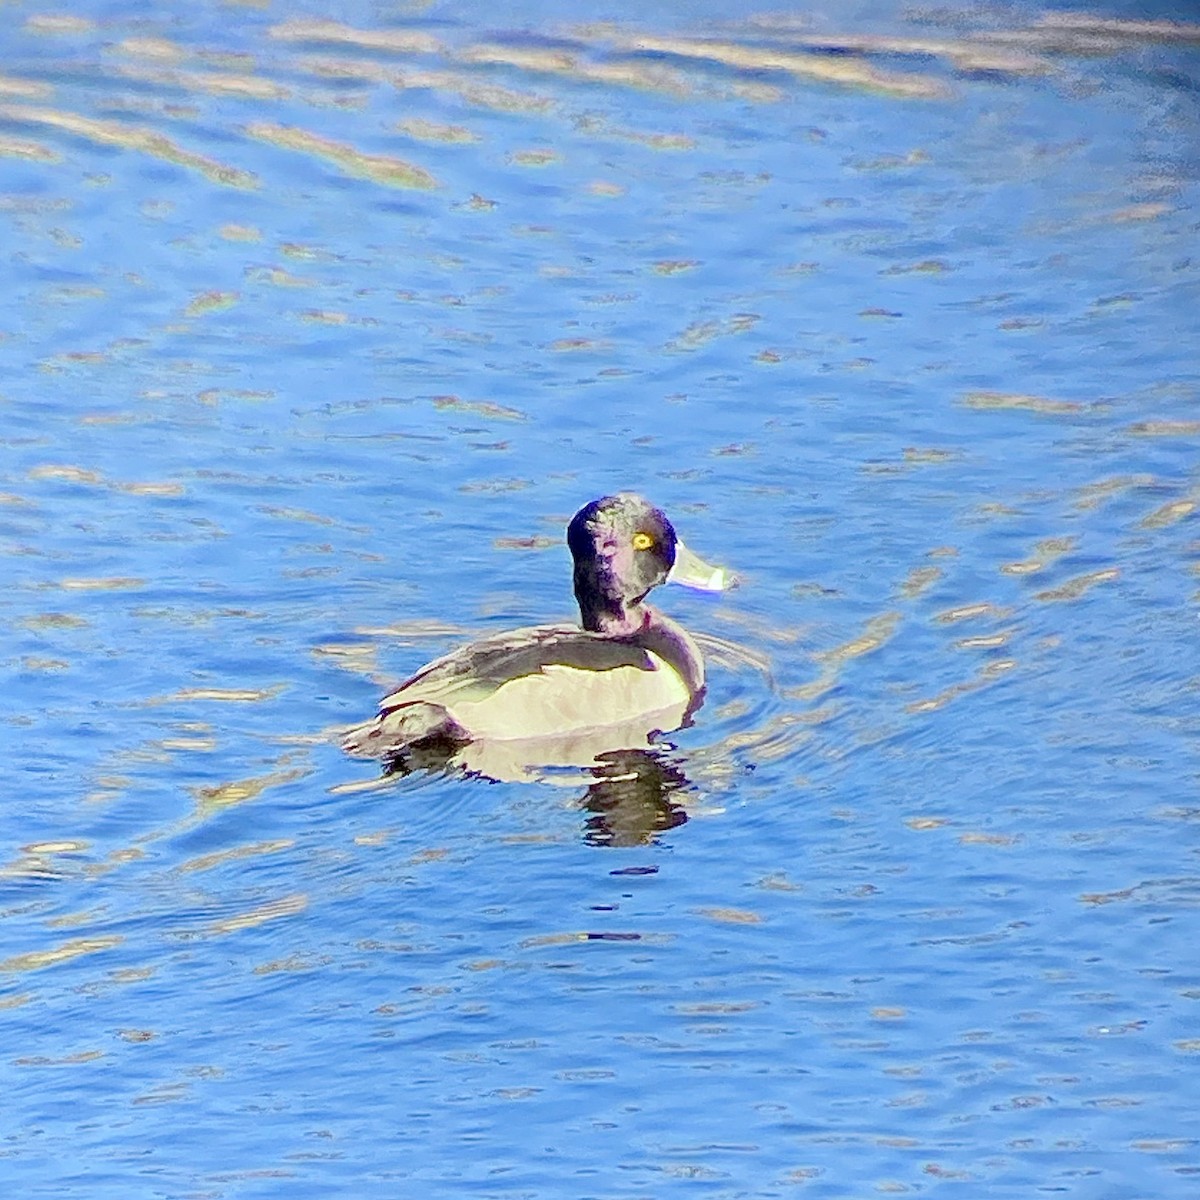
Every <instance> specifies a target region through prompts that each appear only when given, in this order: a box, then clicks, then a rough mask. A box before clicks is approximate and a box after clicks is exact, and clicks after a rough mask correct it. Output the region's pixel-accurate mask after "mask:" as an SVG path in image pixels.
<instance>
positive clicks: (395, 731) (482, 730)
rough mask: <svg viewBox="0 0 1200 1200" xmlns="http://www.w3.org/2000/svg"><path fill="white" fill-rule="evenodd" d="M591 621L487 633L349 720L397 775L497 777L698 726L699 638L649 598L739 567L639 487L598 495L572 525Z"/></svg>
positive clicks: (350, 748)
mask: <svg viewBox="0 0 1200 1200" xmlns="http://www.w3.org/2000/svg"><path fill="white" fill-rule="evenodd" d="M567 546H568V548H569V550H570V553H571V558H572V561H573V584H574V591H575V599H576V602H577V603H578V605H579V624H578V625H573V624H557V625H537V626H531V627H527V628H523V629H516V630H512V631H510V632H506V633H500V634H495V635H492V636H490V637H484V638H480V639H478V640H477V641H473V642H471V643H469V644H468V645H465V646H462V647H460V648H459V649H457V650H454V651H452V652H451V653H449V654H447V655H444V656H443V657H441V658H438V659H435V660H434V661H433V662H430V663H428V664H427V665H426V666H424V667H422V668H421V669H420V670H419V671H417V672H416V674H414V675H413V676H411V677H410V678H409V679H407V680H406V681H405V682H404V683H402V684H400V686H399V687H397V688H396V689H395V690H394V691H392V692H390V693H388V695H386V696H385V697H384V698H383V699H382V700H381V701H380V704H379V709H378V712H377V714H376V716H375V717H374V718H373V719H372V720H370V721H367V722H366V723H364V724H361V725H357V726H355V727H353V728H351V729H349V730H346V731H344V735H343V739H342V746H343V749H344V750H345V751H346V752H347V753H348V754H350V755H353V756H355V757H361V758H372V759H378V760H380V761H381V762H382V763H383V764H384V770H385V773H393V772H400V773H403V774H408V773H410V772H411V771H413V770H415V769H419V768H421V767H426V768H428V767H431V766H433V765H437V766H457V767H460V768H462V769H464V770H466V771H467V772H468V773H471V774H476V775H482V776H485V777H487V778H490V779H493V780H524V779H529V778H533V777H536V771H537V770H538V769H540V768H545V767H556V766H574V767H587V766H589V765H592V764H594V763H595V762H596V760H597V759H598V758H599V757H601V756H602V755H604V754H608V753H612V752H614V751H620V750H635V749H639V748H645V747H646V746H647V745H650V744H651V743H652V741H653V739H654V738H655V737H656V736H658V735H661V734H663V733H667V732H671V731H673V730H676V729H679V728H681V727H682V726H684V725H685V724H689V723H691V720H692V717H693V715H694V714H695V712H696V711H697V709H698V708H699V707H700V705H701V704H702V703H703V700H704V695H705V672H704V659H703V657H702V655H701V653H700V649H699V647H698V646H697V644H696V640H695V638H693V637H692V635H691V634H689V633H688V632H687V630H686V629H684V627H683V626H682V625H680V624H679V623H678V622H676V621H674V620H672V619H671V618H670V617H668V616H666V615H665V614H664V613H661V612H660V611H659V610H658V609H656V608H654V607H652V606H651V605H650V604H648V603H647V602H646V597H647V596H648V595H649V593H650V592H651V591H652V590H653V589H654V588H656V587H658V586H659V585H660V584H663V583H675V584H682V585H683V586H685V587H689V588H694V589H698V590H701V591H707V592H720V591H724V590H725V589H726V588H728V587H731V586H732V585H733V584H734V582H735V578H734V576H733V575H732V573H731V572H729V571H728V570H726V569H724V568H721V567H714V566H711V565H710V564H708V563H706V562H705V561H704V560H703V559H701V558H700V557H699V556H698V555H696V554H695V553H693V552H692V551H691V550H689V549H688V548H687V547H686V546H685V545H684V543H683V541H682V540H681V539H680V538H679V536H678V535H677V534H676V532H675V528H674V526H673V525H672V524H671V522H670V520H669V519H668V518H667V516H666V514H665V513H664V512H663V511H662V510H661V509H659V508H656V507H655V506H654V505H652V504H651V503H649V502H648V501H647V500H645V499H644V498H643V497H641V496H640V495H637V494H635V493H633V492H619V493H617V494H615V495H610V496H603V497H601V498H599V499H596V500H592V501H591V502H590V503H588V504H585V505H584V506H583V507H582V508H581V509H580V510H579V511H578V512H577V513H576V514H575V515H574V516H573V517H572V518H571V521H570V523H569V524H568V526H567Z"/></svg>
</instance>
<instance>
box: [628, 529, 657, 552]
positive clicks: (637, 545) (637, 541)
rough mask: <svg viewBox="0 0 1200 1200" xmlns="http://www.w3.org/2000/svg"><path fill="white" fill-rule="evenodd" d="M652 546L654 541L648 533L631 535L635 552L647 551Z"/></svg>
mask: <svg viewBox="0 0 1200 1200" xmlns="http://www.w3.org/2000/svg"><path fill="white" fill-rule="evenodd" d="M653 545H654V539H653V538H652V537H651V536H650V535H649V534H648V533H635V534H634V535H633V548H634V549H635V550H649V549H650V547H651V546H653Z"/></svg>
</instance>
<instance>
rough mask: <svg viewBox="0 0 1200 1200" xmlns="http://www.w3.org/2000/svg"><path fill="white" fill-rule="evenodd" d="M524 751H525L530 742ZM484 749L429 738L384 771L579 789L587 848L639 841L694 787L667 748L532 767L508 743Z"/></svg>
mask: <svg viewBox="0 0 1200 1200" xmlns="http://www.w3.org/2000/svg"><path fill="white" fill-rule="evenodd" d="M524 749H525V750H526V751H527V752H528V750H529V747H528V746H526V747H524ZM543 749H544V747H543ZM486 750H487V752H486V753H485V752H484V751H485V747H484V746H483V745H482V744H479V743H474V744H472V745H471V746H462V745H459V744H457V743H454V742H446V741H438V740H429V741H425V742H422V743H420V744H418V745H413V746H406V747H404V749H403V750H402V751H399V752H397V753H396V754H395V755H393V756H392V757H390V758H388V759H386V760H385V761H384V764H383V775H384V776H385V777H399V778H403V777H405V776H409V775H423V774H424V775H428V774H456V775H470V776H474V777H476V778H481V779H486V780H489V781H490V782H493V783H494V782H500V781H507V782H523V783H532V782H540V783H550V784H556V785H558V786H564V785H566V786H571V787H579V786H582V787H583V789H584V790H583V793H582V794H581V796H580V798H579V805H580V808H581V809H582V810H583V811H584V812H585V813H587V814H588V815H587V817H586V819H585V820H584V825H583V840H584V841H585V842H587V843H588V845H591V846H613V847H621V846H643V845H646V844H647V843H649V842H652V841H654V839H655V838H656V837H657V836H658V835H659V834H661V833H664V832H665V831H666V830H668V829H675V828H677V827H678V826H680V825H682V824H684V823H685V822H686V821H687V819H688V816H687V810H686V809H685V808H684V805H683V799H684V795H685V793H687V792H688V791H690V790H692V786H693V785H692V783H691V781H690V780H689V779H688V777H687V775H686V774H684V771H683V767H682V764H681V763H680V762H679V761H677V759H676V758H675V757H674V756H673V753H672V751H671V749H670V747H668V746H665V745H664V746H650V747H646V748H640V747H639V748H635V749H625V750H608V751H604V752H603V753H598V754H595V755H594V756H593V757H592V758H591V761H590V762H586V761H584V760H581V759H580V758H579V757H578V756H575V757H574V758H571V759H570V760H569V761H566V759H567V756H560V757H559V758H558V759H557V760H556V761H554V762H552V763H544V764H543V765H541V766H539V767H535V766H533V765H531V763H530V762H528V761H525V760H524V758H523V757H522V756H521V755H519V754H518V753H517V752H516V749H515V748H507V747H500V748H497V747H496V746H495V745H492V746H490V747H487V748H486ZM498 750H499V752H500V753H501V756H502V757H501V758H500V759H498V758H497V752H498Z"/></svg>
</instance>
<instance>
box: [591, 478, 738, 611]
mask: <svg viewBox="0 0 1200 1200" xmlns="http://www.w3.org/2000/svg"><path fill="white" fill-rule="evenodd" d="M567 545H568V546H569V547H570V549H571V557H572V558H573V559H574V560H575V599H576V600H578V602H579V615H580V619H581V621H582V623H583V627H584V629H588V630H591V631H592V632H594V633H608V634H615V635H622V634H634V633H637V632H638V631H639V630H641V629H643V628H645V626H646V625H647V624H648V623H649V621H650V620H651V618H652V613H651V611H650V610H649V609H648V608H646V607H645V606H644V605H643V601H644V600H645V598H646V595H647V593H648V592H649V591H650V589H651V588H654V587H657V586H658V585H659V584H660V583H667V582H672V583H682V584H684V585H685V586H687V587H694V588H700V589H701V590H703V591H714V592H715V591H722V590H723V589H724V588H726V587H728V586H730V584H731V582H732V577H731V576H730V575H729V573H728V572H726V571H723V570H721V569H720V568H718V567H711V566H709V565H708V564H707V563H705V562H703V561H702V560H701V559H700V558H698V557H697V556H696V555H695V554H693V553H692V552H691V551H690V550H688V549H687V548H686V547H685V546H684V544H683V543H682V542H681V541H680V540H679V537H678V536H677V535H676V533H675V529H674V526H672V524H671V522H670V521H669V520H667V516H666V514H665V513H664V512H663V511H662V510H661V509H658V508H655V507H654V505H652V504H650V503H649V502H648V501H646V500H643V499H642V497H641V496H637V495H634V494H633V493H632V492H620V493H618V494H617V495H615V496H605V497H603V498H602V499H600V500H593V501H592V502H591V503H590V504H585V505H584V506H583V508H581V509H580V510H579V511H578V512H577V513H576V514H575V516H574V517H572V518H571V523H570V525H568V526H567Z"/></svg>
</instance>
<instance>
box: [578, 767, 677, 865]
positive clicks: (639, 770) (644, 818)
mask: <svg viewBox="0 0 1200 1200" xmlns="http://www.w3.org/2000/svg"><path fill="white" fill-rule="evenodd" d="M592 774H593V775H594V776H595V782H594V783H593V784H592V785H591V786H590V787H589V788H588V789H587V791H586V792H585V793H584V796H583V801H582V803H583V807H584V809H585V810H586V811H587V812H588V813H589V814H590V815H589V816H588V817H587V819H586V820H585V821H584V824H583V840H584V841H585V842H587V843H588V844H589V845H591V846H615V847H620V846H644V845H645V844H646V843H647V842H652V841H654V839H655V838H656V837H657V836H658V835H659V834H661V833H665V832H666V831H667V830H668V829H675V828H677V827H678V826H680V825H682V824H683V823H684V822H685V821H686V820H687V819H688V818H687V810H686V809H685V808H684V806H683V804H682V800H683V793H684V792H686V791H688V790H689V789H690V788H691V784H690V783H689V781H688V778H687V776H686V775H685V774H684V773H683V771H682V770H681V769H680V766H679V764H678V763H676V762H673V761H672V760H671V758H670V757H668V755H667V753H666V752H665V751H664V750H658V749H651V750H614V751H612V752H611V753H608V754H603V755H601V756H600V757H599V758H598V759H597V762H596V765H595V766H594V767H593V768H592Z"/></svg>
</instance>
